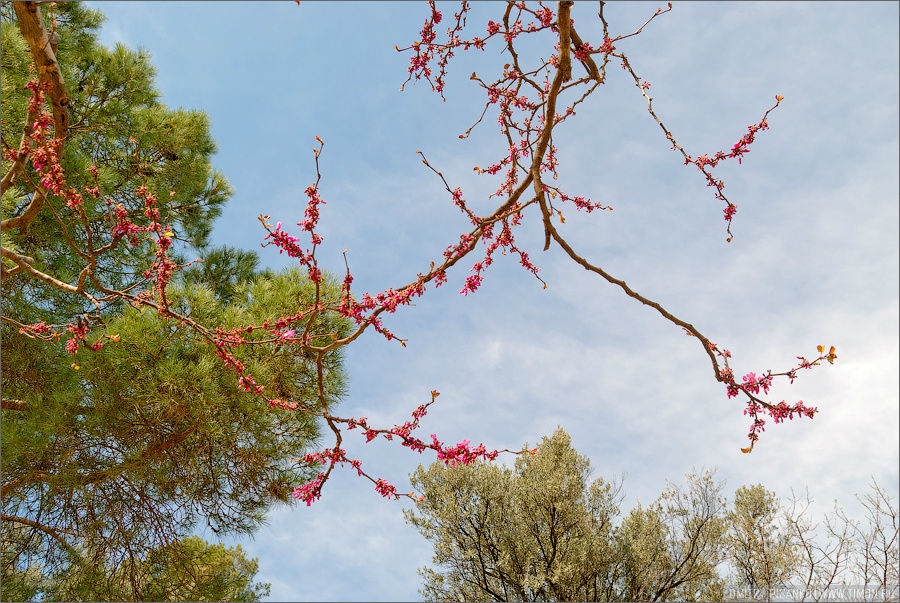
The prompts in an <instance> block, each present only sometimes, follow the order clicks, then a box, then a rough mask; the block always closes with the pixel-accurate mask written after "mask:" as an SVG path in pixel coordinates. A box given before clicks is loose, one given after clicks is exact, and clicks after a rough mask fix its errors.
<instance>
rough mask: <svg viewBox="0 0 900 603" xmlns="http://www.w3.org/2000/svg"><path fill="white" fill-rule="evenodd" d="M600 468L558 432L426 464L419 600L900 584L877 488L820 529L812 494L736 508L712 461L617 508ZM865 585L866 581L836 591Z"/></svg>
mask: <svg viewBox="0 0 900 603" xmlns="http://www.w3.org/2000/svg"><path fill="white" fill-rule="evenodd" d="M590 473H591V472H590V464H589V463H588V461H587V459H586V458H585V457H584V456H582V455H580V454H578V453H577V452H576V451H575V450H573V449H572V448H571V443H570V439H569V436H568V435H567V434H566V433H565V432H564V431H563V430H561V429H558V430H557V431H556V432H555V433H554V434H553V436H552V437H549V438H544V439H543V440H542V441H541V442H540V444H539V445H538V446H537V448H534V449H532V454H527V455H523V456H521V457H520V458H518V459H517V461H516V467H515V469H509V468H503V467H498V466H496V465H491V464H487V463H478V464H474V465H469V466H464V465H457V466H453V467H447V466H445V465H443V464H442V463H434V464H433V465H432V466H431V467H429V468H428V469H425V468H423V467H421V466H420V467H419V468H418V470H417V471H416V472H415V473H414V474H413V475H412V476H411V478H412V481H413V484H414V485H415V486H416V487H417V488H418V489H419V490H420V491H422V492H423V496H422V498H421V499H420V500H419V501H418V502H417V503H416V508H415V510H413V511H407V512H406V513H405V515H406V519H407V521H408V522H409V523H410V524H412V525H413V526H414V527H416V529H418V530H419V532H420V533H421V534H422V535H423V536H424V537H425V538H426V539H427V540H429V541H430V542H431V544H432V546H433V548H434V557H433V558H432V561H433V563H434V566H433V567H424V568H421V569H420V570H419V571H420V575H421V576H422V589H421V594H422V595H423V597H424V598H425V599H426V600H441V601H443V600H464V601H477V600H482V601H483V600H496V601H559V600H583V601H722V600H750V601H757V600H774V599H776V598H777V599H778V600H780V598H783V597H784V596H789V597H791V600H798V601H818V600H829V599H832V600H833V598H834V596H838V597H847V596H848V595H849V596H850V597H857V598H858V597H868V600H875V599H877V600H882V599H884V600H886V599H885V598H890V597H891V596H892V593H894V592H895V591H896V589H897V588H898V584H897V579H896V577H894V576H896V572H897V569H898V565H900V558H898V554H897V551H896V534H897V532H896V527H895V526H896V517H897V512H896V502H895V501H893V500H892V499H891V498H890V496H888V495H887V493H886V492H885V491H884V490H883V489H882V488H880V487H879V486H878V485H877V484H874V485H873V488H872V491H871V492H870V493H869V494H868V495H866V496H865V497H863V498H861V499H860V502H861V503H862V508H863V510H864V511H865V512H866V517H865V518H864V519H863V520H861V521H857V520H853V519H850V518H849V517H848V516H847V514H846V513H845V512H844V511H843V510H842V509H840V508H839V507H837V506H836V507H835V509H834V510H833V511H831V512H829V513H826V514H825V516H824V522H823V526H824V531H823V530H819V529H818V528H819V525H818V524H816V523H813V522H812V520H811V518H810V505H811V502H812V501H811V500H810V498H809V496H808V495H807V497H806V498H805V499H798V498H796V497H794V498H792V499H790V500H782V499H780V498H779V497H778V496H777V495H776V494H775V493H774V492H770V491H767V490H766V489H765V487H763V486H762V485H755V486H743V487H741V488H738V490H737V491H736V492H735V496H734V501H733V503H732V505H731V507H729V505H728V501H727V500H726V499H725V498H724V497H723V496H722V490H723V487H724V485H723V484H722V483H721V482H717V481H716V480H715V479H714V475H713V473H712V472H710V471H705V472H702V473H698V472H693V473H691V474H689V475H688V476H687V477H686V480H685V482H684V483H683V484H669V485H668V487H667V488H666V489H665V490H664V491H663V493H662V494H661V495H660V496H659V498H657V499H656V500H655V501H654V502H653V503H651V504H650V505H649V506H644V505H641V504H640V503H638V504H637V505H636V506H635V507H634V508H632V509H631V510H629V511H628V512H627V513H625V514H624V516H623V517H621V518H619V517H618V515H619V507H620V501H621V496H622V495H621V487H620V486H621V485H619V486H615V485H613V484H611V483H609V482H605V481H604V480H603V479H602V478H598V479H595V480H593V481H591V479H590ZM860 535H865V536H864V537H861V536H860ZM855 539H859V540H858V541H856V544H854V541H855ZM867 543H869V544H867ZM873 543H877V544H873ZM892 546H893V547H895V548H894V549H891V548H890V547H892ZM885 550H887V551H888V552H887V553H885ZM865 571H868V572H869V573H868V574H864V572H865ZM882 576H887V579H886V581H885V579H884V578H883V577H882ZM860 584H864V585H866V586H867V590H866V591H862V590H859V589H857V590H854V591H846V592H838V591H836V590H835V589H840V588H844V587H846V586H847V585H860ZM885 585H887V586H885ZM785 589H789V590H785ZM891 589H894V590H891ZM786 592H787V593H788V594H787V595H785V593H786Z"/></svg>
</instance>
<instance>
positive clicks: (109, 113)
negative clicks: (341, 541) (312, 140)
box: [0, 3, 348, 600]
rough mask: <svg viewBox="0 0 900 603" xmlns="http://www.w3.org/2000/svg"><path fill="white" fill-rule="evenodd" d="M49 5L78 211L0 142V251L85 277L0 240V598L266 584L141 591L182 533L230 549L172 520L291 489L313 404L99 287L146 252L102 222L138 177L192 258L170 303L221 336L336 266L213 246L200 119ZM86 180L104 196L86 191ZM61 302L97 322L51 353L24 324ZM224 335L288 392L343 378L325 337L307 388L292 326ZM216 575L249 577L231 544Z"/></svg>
mask: <svg viewBox="0 0 900 603" xmlns="http://www.w3.org/2000/svg"><path fill="white" fill-rule="evenodd" d="M16 4H19V3H16ZM31 4H32V5H33V3H31ZM21 8H22V7H21V6H15V7H14V6H13V5H12V3H4V4H3V5H2V8H0V11H2V13H0V14H2V27H3V30H2V53H3V68H2V88H3V106H2V112H3V125H2V134H3V144H4V148H5V149H7V150H8V149H16V148H18V145H19V140H20V137H22V136H23V132H24V133H26V134H27V133H28V132H29V123H28V122H29V120H30V119H32V118H33V113H32V112H29V111H28V107H29V103H30V102H31V92H30V91H29V90H27V89H26V84H27V82H28V81H29V80H30V79H31V78H33V77H34V75H35V74H34V73H33V72H32V70H31V69H29V63H30V58H29V55H30V53H31V52H32V51H31V49H30V48H29V46H28V44H27V42H26V40H25V38H24V37H23V35H22V34H21V32H20V30H19V25H20V23H19V21H18V12H17V11H19V10H21ZM50 10H55V11H56V14H49V13H46V11H45V14H43V15H41V13H40V10H38V11H37V14H38V15H40V16H41V18H42V19H43V22H44V25H45V27H46V28H47V30H48V31H51V30H52V31H53V32H54V33H55V34H56V35H58V36H59V38H58V45H57V46H56V48H55V49H54V50H55V53H56V56H58V57H59V68H60V70H61V72H62V76H63V79H64V80H65V82H66V85H67V90H68V95H69V97H70V101H69V102H68V104H67V109H66V110H67V111H68V113H67V122H68V127H67V130H66V134H65V139H64V141H62V142H63V144H62V146H61V147H60V162H59V163H60V165H61V166H62V168H63V169H64V171H65V181H66V184H67V186H69V187H72V188H73V190H79V191H83V192H84V193H85V194H83V195H82V204H81V205H80V210H79V211H80V212H81V213H78V212H76V211H75V208H73V207H71V206H70V205H67V203H66V199H65V198H63V197H62V196H59V195H52V194H49V193H48V192H47V190H48V189H47V188H46V187H45V186H44V185H42V184H41V183H40V180H41V174H40V173H39V172H38V171H36V169H35V168H34V166H33V165H32V164H31V163H30V162H26V163H25V165H23V166H22V167H21V169H13V162H14V160H15V153H6V152H5V153H4V158H3V174H4V181H3V198H2V210H3V216H2V217H3V220H4V223H3V230H2V236H3V247H4V251H6V250H10V251H11V252H12V253H15V254H16V256H17V257H18V258H21V257H26V258H28V260H29V261H28V264H29V265H30V266H32V267H34V268H35V269H36V270H38V271H40V272H41V273H43V274H47V275H51V276H52V277H53V278H55V279H58V280H59V281H61V282H62V283H75V282H79V283H81V282H83V291H84V292H85V293H86V294H87V295H73V294H72V293H71V291H67V290H65V289H64V288H60V287H56V286H51V285H48V284H47V282H46V280H41V279H40V278H32V277H31V275H30V274H28V273H27V271H25V270H23V268H22V266H21V263H16V262H15V261H10V260H9V258H8V257H7V256H6V255H4V261H3V300H2V315H3V322H2V340H3V367H2V389H3V400H2V412H3V421H2V524H0V529H2V545H3V546H2V549H3V550H2V582H3V599H4V600H6V599H10V598H12V599H16V598H33V597H42V598H48V597H50V598H52V597H61V598H63V599H67V598H87V599H92V598H93V599H105V598H113V599H118V598H125V599H135V600H142V599H143V600H146V599H147V598H148V597H149V598H150V599H156V598H174V599H195V598H201V599H204V598H207V597H211V598H212V599H215V598H216V597H221V598H224V599H234V600H243V599H241V598H240V597H245V596H246V597H250V598H253V597H257V596H258V595H259V594H260V593H261V592H262V591H258V590H253V589H251V590H250V591H246V589H245V591H240V588H239V589H238V590H234V589H231V590H228V589H225V590H221V589H220V591H215V590H209V589H210V588H212V586H209V585H207V586H205V587H203V588H205V589H206V590H202V589H201V590H199V591H198V590H193V591H192V590H172V591H166V590H159V589H157V590H156V591H154V590H152V589H151V590H147V588H150V587H149V586H147V584H150V583H151V582H152V581H151V582H147V580H149V578H148V575H149V574H148V572H150V570H149V569H148V568H150V567H151V566H152V567H157V566H159V559H160V558H161V557H160V556H161V555H163V552H165V555H169V556H170V557H171V558H173V559H174V557H172V555H174V553H173V551H177V550H182V551H184V550H190V551H193V553H191V554H193V555H194V557H196V558H198V559H200V558H206V557H208V556H209V555H213V556H214V557H215V556H217V557H216V558H217V559H219V560H220V561H221V560H222V559H224V558H225V557H223V555H225V556H226V557H228V555H231V557H228V558H229V559H231V558H233V559H237V557H234V555H233V554H232V553H227V555H226V552H222V551H218V549H215V550H214V549H213V548H210V547H212V545H206V544H202V545H200V544H198V543H196V542H194V541H188V540H185V538H186V537H187V536H188V535H189V534H190V533H191V531H192V530H193V529H194V528H195V527H196V526H197V525H198V524H201V523H203V524H206V525H208V526H209V527H211V528H212V529H213V530H214V531H216V532H219V533H249V532H251V531H252V530H253V529H254V528H255V527H257V526H258V525H259V524H260V522H261V521H262V519H263V517H264V515H265V512H266V510H267V509H268V508H269V507H270V506H271V505H272V504H274V503H288V504H290V503H293V501H294V499H293V497H292V496H291V492H292V489H293V488H294V487H295V486H296V485H297V484H298V483H302V482H303V481H306V480H308V479H309V478H310V476H311V473H310V469H309V468H308V467H306V466H305V465H303V464H298V463H296V462H293V461H292V459H294V458H296V457H303V455H304V453H305V452H307V451H308V447H309V445H310V444H311V443H313V442H314V441H315V440H316V438H317V436H318V426H317V424H316V422H315V419H314V418H313V417H311V416H310V415H309V414H305V413H293V412H285V411H284V410H283V409H273V408H270V407H268V406H267V405H265V403H261V402H260V399H259V397H258V396H253V392H252V391H245V390H243V389H242V388H241V387H239V386H238V380H237V375H236V374H235V372H234V370H232V368H233V367H232V368H229V367H227V366H226V365H225V364H223V363H222V362H221V361H220V360H219V358H217V357H216V352H217V351H218V352H221V353H223V354H224V353H226V352H222V351H221V350H219V349H218V348H217V346H215V345H214V344H213V343H212V342H211V341H210V339H209V338H204V337H202V336H200V334H199V333H198V331H197V330H195V329H191V328H189V327H188V325H185V324H183V323H179V322H178V321H175V320H171V319H170V318H168V317H164V316H161V315H160V313H159V312H156V311H154V310H152V309H151V308H148V307H146V306H143V307H137V306H133V305H130V304H128V303H126V302H127V300H123V299H122V298H121V297H120V298H114V297H113V298H108V299H105V298H104V295H103V291H102V290H101V289H100V287H101V286H106V287H109V288H116V289H122V290H129V288H134V287H137V288H141V287H147V286H148V285H147V284H146V278H145V275H144V270H146V268H147V266H148V265H149V264H150V262H152V261H153V259H154V252H155V251H156V248H155V246H154V245H152V244H148V243H147V242H146V241H144V240H142V239H141V238H140V237H137V236H135V237H132V236H130V235H129V234H127V233H125V234H123V233H121V232H120V233H118V234H117V233H116V232H115V227H116V222H115V216H116V215H119V214H121V215H125V216H127V217H128V219H129V220H130V221H131V222H133V223H139V220H140V219H142V215H143V212H144V211H145V209H146V208H145V200H146V194H144V195H142V194H140V193H138V192H136V191H137V190H138V188H139V187H141V186H144V187H146V190H148V191H150V194H154V195H156V196H157V197H158V198H159V199H163V200H164V202H163V203H160V204H159V209H160V216H159V219H158V221H159V222H160V223H162V224H165V226H166V227H167V228H168V229H169V231H170V232H171V236H172V239H173V241H174V242H175V243H174V245H175V247H173V250H174V251H177V252H178V254H180V255H181V256H183V257H190V256H193V257H197V256H198V255H199V256H202V257H204V258H205V259H206V262H205V263H201V264H195V265H194V266H193V267H192V268H190V269H188V270H186V271H185V272H184V273H183V274H181V275H179V273H176V276H175V278H174V279H173V281H172V282H171V284H170V285H169V286H168V288H167V289H166V295H167V300H168V304H169V307H170V308H172V309H173V310H176V311H178V312H179V313H181V314H182V315H183V316H186V317H187V316H189V317H192V318H193V319H195V320H198V321H203V322H204V323H205V324H210V325H214V326H215V328H217V329H218V331H217V332H219V333H226V332H227V331H228V330H230V329H237V328H241V329H245V328H246V326H247V325H259V326H260V327H261V328H265V327H264V325H267V324H269V321H273V322H274V321H277V320H278V318H279V317H283V316H286V315H292V314H295V313H296V312H297V308H298V307H308V306H310V305H313V304H314V300H315V298H316V294H317V291H318V294H319V295H320V300H321V301H322V302H323V303H332V302H336V300H337V298H338V296H339V295H340V292H339V284H338V283H336V282H335V281H334V280H333V279H331V278H330V277H326V278H324V280H323V281H322V282H321V283H319V286H318V287H316V286H315V285H314V284H312V283H311V282H310V281H309V279H308V277H307V275H306V272H305V271H300V270H288V271H285V272H282V273H280V274H274V273H272V272H269V271H262V272H261V271H259V270H258V269H257V265H258V261H257V259H256V256H255V254H253V253H252V252H245V251H241V250H235V249H229V248H221V249H209V248H208V241H207V239H208V235H209V232H210V228H211V225H212V222H213V220H214V219H215V217H216V216H217V215H218V212H219V210H220V207H221V205H222V204H223V203H224V202H225V201H226V200H227V198H228V196H229V195H230V189H229V187H228V184H227V182H226V181H225V180H224V178H223V177H222V175H221V174H219V173H217V172H215V171H214V170H213V169H212V166H211V163H210V158H211V156H212V154H213V153H214V152H215V145H214V143H213V141H212V138H211V136H210V133H209V123H208V119H207V117H206V115H205V114H204V113H202V112H200V111H186V110H182V109H178V110H171V109H169V108H167V107H166V106H164V105H163V104H161V103H160V102H159V101H158V93H157V92H156V90H155V89H154V87H153V85H154V84H153V78H154V69H153V67H152V65H151V63H150V59H149V57H148V56H147V55H146V54H145V53H142V52H134V51H131V50H129V49H127V48H125V47H123V46H117V47H116V48H114V49H107V48H104V47H103V46H101V45H100V44H99V43H98V42H97V39H96V29H97V27H98V26H99V25H100V23H101V21H102V15H101V14H100V13H98V12H97V11H91V10H88V9H86V8H84V7H83V6H81V5H80V4H77V3H60V4H59V5H56V6H55V7H50ZM60 131H61V126H60V125H59V124H58V123H57V125H56V126H55V132H57V133H59V132H60ZM6 175H10V177H9V178H7V177H6ZM93 187H96V190H98V191H100V193H101V194H99V195H97V196H94V195H92V194H90V193H89V192H88V189H90V188H93ZM170 191H172V194H170ZM33 207H38V211H37V213H30V210H29V208H33ZM144 221H145V222H146V219H145V220H144ZM67 225H68V226H67ZM73 225H74V226H73ZM176 247H177V249H176ZM85 249H93V250H95V253H89V254H87V258H86V256H85V255H83V254H80V253H79V252H78V250H85ZM98 250H99V251H98ZM86 270H87V272H85V271H86ZM80 274H86V275H87V277H86V278H83V279H79V275H80ZM88 295H90V296H91V297H92V298H93V299H94V300H97V301H99V303H97V304H94V303H92V301H91V298H90V297H88ZM73 316H76V317H77V322H75V328H78V327H79V326H80V325H82V324H86V323H90V324H103V325H104V329H103V330H102V332H103V333H104V334H103V335H102V336H100V337H99V338H98V337H97V336H96V335H92V336H91V337H89V338H88V339H86V340H84V341H82V342H81V344H80V345H79V346H78V348H77V349H70V350H69V351H67V350H66V349H65V348H64V346H62V345H61V344H60V342H59V341H56V340H55V339H54V338H53V337H52V336H47V338H46V339H42V338H36V337H33V336H32V337H29V336H27V335H29V332H27V330H23V329H22V326H23V325H31V324H36V323H40V322H44V323H45V324H46V325H48V326H47V330H48V332H52V331H53V330H56V329H59V331H60V332H61V333H62V334H66V331H65V327H64V326H63V325H65V324H66V323H68V322H69V321H71V320H72V317H73ZM308 322H309V328H310V329H311V332H312V333H324V334H327V335H326V336H341V335H342V334H345V333H346V332H347V329H348V325H347V324H346V322H344V321H342V320H341V319H339V318H336V317H334V318H329V317H324V316H322V315H319V316H317V317H316V318H315V319H313V320H310V321H308ZM57 339H58V338H57ZM227 353H230V354H233V358H234V361H235V362H237V363H241V364H242V365H243V366H244V367H245V370H246V373H245V374H246V375H252V376H253V377H254V378H256V379H259V380H260V382H263V383H265V384H266V388H267V393H269V394H271V396H272V397H278V398H279V399H281V400H284V401H285V402H286V403H288V404H297V405H300V406H304V405H309V404H311V403H312V402H315V403H316V404H317V408H318V405H320V404H321V403H322V402H324V403H325V404H328V405H330V404H332V403H334V402H336V401H337V399H338V398H339V396H340V395H341V393H342V391H343V387H344V386H343V383H344V377H343V374H342V372H341V364H342V361H341V356H340V354H339V353H338V352H337V351H336V352H334V353H331V354H328V355H327V357H326V358H325V359H324V364H323V372H324V391H319V389H318V384H317V383H316V370H317V367H316V366H315V362H314V361H313V360H312V359H311V358H310V357H309V355H308V354H306V353H304V352H302V351H301V350H300V349H299V347H297V346H295V345H293V344H292V343H290V342H285V343H284V344H283V345H278V346H277V347H276V349H275V351H274V352H273V351H272V348H271V346H265V349H263V346H252V345H247V346H241V347H240V348H239V349H234V350H228V351H227ZM247 389H249V388H247ZM323 396H324V397H323ZM179 543H181V544H179ZM173 547H174V548H173ZM178 547H181V549H179V548H178ZM185 547H187V548H185ZM204 547H206V548H204ZM216 551H218V552H216ZM185 554H186V553H185ZM165 555H163V557H164V556H165ZM204 556H206V557H204ZM241 559H243V557H241ZM154 560H155V561H154ZM216 563H219V562H216ZM153 564H156V565H155V566H154V565H153ZM219 564H220V565H221V563H219ZM188 565H190V564H188ZM163 566H165V567H163V569H161V570H160V569H159V568H158V567H157V569H154V570H153V572H156V573H159V572H160V571H162V572H163V573H162V574H161V575H167V576H170V577H171V575H170V574H171V572H180V571H182V569H184V568H183V567H181V566H178V565H177V564H174V563H170V564H169V565H166V564H163ZM160 567H162V566H160ZM184 567H187V566H184ZM251 569H252V572H251V571H250V570H251ZM229 571H230V572H231V573H230V574H229V575H231V576H232V577H234V576H235V575H236V576H239V577H240V576H243V577H244V578H247V581H246V584H249V579H250V578H252V574H253V573H255V565H253V563H251V562H250V561H247V560H246V559H244V560H243V561H241V562H240V563H237V564H236V565H234V566H233V568H232V570H229ZM153 572H150V573H153ZM77 576H80V578H77V580H76V579H75V578H69V577H77ZM88 578H89V579H88ZM230 579H231V578H229V580H230ZM242 579H243V578H242ZM73 580H74V581H73ZM155 584H157V586H158V587H159V588H162V587H161V586H160V585H161V584H162V583H161V582H159V580H157V582H156V583H155ZM210 584H211V583H210ZM246 584H245V585H244V586H242V587H241V588H244V587H246ZM229 588H230V587H229ZM247 588H249V587H247ZM92 589H93V590H92ZM104 589H105V590H104ZM239 591H240V592H239ZM214 592H219V594H218V595H215V596H214V595H213V594H211V593H214ZM241 592H243V594H241ZM104 593H105V594H104ZM248 593H249V594H248Z"/></svg>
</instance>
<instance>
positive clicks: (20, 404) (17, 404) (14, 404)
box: [0, 398, 28, 410]
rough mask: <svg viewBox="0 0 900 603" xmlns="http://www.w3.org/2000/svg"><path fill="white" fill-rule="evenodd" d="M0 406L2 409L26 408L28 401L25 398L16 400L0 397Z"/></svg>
mask: <svg viewBox="0 0 900 603" xmlns="http://www.w3.org/2000/svg"><path fill="white" fill-rule="evenodd" d="M0 408H2V409H3V410H28V403H27V402H26V401H25V400H17V399H15V398H2V400H0Z"/></svg>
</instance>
